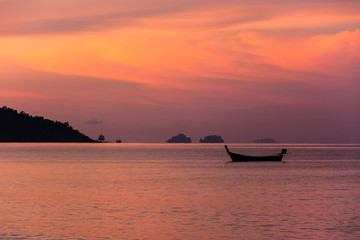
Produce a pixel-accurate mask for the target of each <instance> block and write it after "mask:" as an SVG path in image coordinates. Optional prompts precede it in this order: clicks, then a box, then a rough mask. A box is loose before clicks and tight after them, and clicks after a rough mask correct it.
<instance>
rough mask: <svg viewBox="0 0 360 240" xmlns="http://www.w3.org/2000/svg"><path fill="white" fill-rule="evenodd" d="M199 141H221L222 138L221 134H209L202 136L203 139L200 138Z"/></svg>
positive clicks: (222, 140)
mask: <svg viewBox="0 0 360 240" xmlns="http://www.w3.org/2000/svg"><path fill="white" fill-rule="evenodd" d="M199 142H200V143H223V142H224V139H222V137H221V136H217V135H209V136H206V137H204V139H202V138H200V140H199Z"/></svg>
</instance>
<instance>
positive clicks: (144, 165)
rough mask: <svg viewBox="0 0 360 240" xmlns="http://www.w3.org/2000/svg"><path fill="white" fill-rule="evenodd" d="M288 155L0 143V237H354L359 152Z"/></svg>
mask: <svg viewBox="0 0 360 240" xmlns="http://www.w3.org/2000/svg"><path fill="white" fill-rule="evenodd" d="M283 146H284V145H281V146H280V145H240V144H233V145H231V148H232V150H233V151H234V152H239V153H240V152H243V153H245V154H253V153H255V154H257V155H259V154H262V153H263V154H268V153H274V152H277V151H279V149H281V148H282V147H283ZM286 147H287V148H288V149H289V152H290V154H289V155H287V156H285V158H284V160H285V161H284V162H273V163H230V162H229V158H226V154H225V150H224V148H223V145H217V144H213V145H207V144H190V145H189V144H188V145H186V144H185V145H181V144H180V145H177V144H175V145H170V144H0V191H1V201H0V211H1V218H0V219H1V220H0V221H1V222H0V223H1V224H0V239H291V238H292V239H356V238H359V237H360V217H359V214H358V212H359V211H358V209H359V207H360V194H359V193H360V192H359V189H360V188H359V187H360V186H359V185H360V146H359V145H336V146H335V145H330V146H328V145H288V146H286Z"/></svg>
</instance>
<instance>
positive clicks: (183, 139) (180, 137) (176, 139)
mask: <svg viewBox="0 0 360 240" xmlns="http://www.w3.org/2000/svg"><path fill="white" fill-rule="evenodd" d="M166 142H167V143H191V138H188V137H186V136H185V134H182V133H180V134H179V135H177V136H175V137H172V138H170V139H168V140H167V141H166Z"/></svg>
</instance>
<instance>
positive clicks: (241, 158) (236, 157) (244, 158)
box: [225, 145, 287, 162]
mask: <svg viewBox="0 0 360 240" xmlns="http://www.w3.org/2000/svg"><path fill="white" fill-rule="evenodd" d="M225 149H226V152H227V153H228V154H229V156H230V158H231V160H232V161H233V162H268V161H269V162H272V161H281V160H282V158H283V156H284V154H286V152H287V149H282V150H281V153H278V154H274V155H268V156H248V155H243V154H238V153H233V152H230V151H229V149H228V147H227V146H226V145H225Z"/></svg>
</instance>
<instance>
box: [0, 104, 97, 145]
mask: <svg viewBox="0 0 360 240" xmlns="http://www.w3.org/2000/svg"><path fill="white" fill-rule="evenodd" d="M0 142H96V141H95V140H93V139H91V138H89V137H88V136H86V135H84V134H82V133H80V132H79V131H78V130H74V129H73V128H72V127H71V126H70V125H69V123H68V122H65V123H62V122H59V121H52V120H49V119H45V118H44V117H38V116H35V117H33V116H31V115H29V114H27V113H25V112H23V111H21V112H20V113H18V112H17V110H14V109H12V108H8V107H6V106H4V107H2V108H0Z"/></svg>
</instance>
